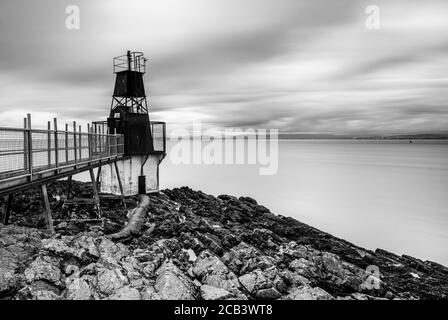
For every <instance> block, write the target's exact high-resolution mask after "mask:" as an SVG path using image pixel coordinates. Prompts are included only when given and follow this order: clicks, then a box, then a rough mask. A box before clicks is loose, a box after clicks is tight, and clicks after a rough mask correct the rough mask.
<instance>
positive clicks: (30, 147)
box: [26, 113, 33, 180]
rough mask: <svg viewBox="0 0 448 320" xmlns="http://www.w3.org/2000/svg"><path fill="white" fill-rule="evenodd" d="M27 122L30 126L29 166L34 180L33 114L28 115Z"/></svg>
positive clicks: (31, 177) (31, 178)
mask: <svg viewBox="0 0 448 320" xmlns="http://www.w3.org/2000/svg"><path fill="white" fill-rule="evenodd" d="M26 124H27V126H28V166H29V168H28V169H29V170H28V171H29V173H30V180H33V140H32V138H33V133H32V131H31V114H29V113H28V114H27V115H26Z"/></svg>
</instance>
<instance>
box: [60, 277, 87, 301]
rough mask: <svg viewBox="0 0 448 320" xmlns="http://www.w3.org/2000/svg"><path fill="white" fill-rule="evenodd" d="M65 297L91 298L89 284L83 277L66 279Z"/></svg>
mask: <svg viewBox="0 0 448 320" xmlns="http://www.w3.org/2000/svg"><path fill="white" fill-rule="evenodd" d="M66 297H67V299H69V300H90V299H92V298H93V297H92V291H91V289H90V285H89V283H88V282H87V281H86V279H83V278H75V279H73V281H68V284H67V294H66Z"/></svg>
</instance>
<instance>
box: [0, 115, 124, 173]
mask: <svg viewBox="0 0 448 320" xmlns="http://www.w3.org/2000/svg"><path fill="white" fill-rule="evenodd" d="M54 126H55V128H54V129H50V122H48V129H47V130H45V129H32V128H31V116H30V115H28V116H27V118H26V119H25V120H24V128H8V127H0V177H1V176H4V177H7V179H10V178H14V177H19V176H24V175H25V176H28V177H29V179H30V180H32V179H33V177H34V176H35V175H36V174H40V173H42V172H47V171H53V170H54V171H55V172H56V173H58V171H59V170H61V169H63V168H64V167H66V166H69V165H71V166H73V165H74V166H75V167H76V166H77V165H82V164H85V163H86V162H88V161H95V160H101V159H109V158H114V157H118V156H122V155H123V154H124V138H123V135H118V134H104V133H94V132H93V131H92V129H93V128H91V127H90V126H88V131H87V132H82V131H81V127H79V130H76V129H78V128H76V123H75V122H74V123H73V126H74V127H73V130H70V131H69V130H68V126H66V129H67V130H64V131H62V130H57V119H56V118H55V119H54ZM0 180H2V179H1V178H0Z"/></svg>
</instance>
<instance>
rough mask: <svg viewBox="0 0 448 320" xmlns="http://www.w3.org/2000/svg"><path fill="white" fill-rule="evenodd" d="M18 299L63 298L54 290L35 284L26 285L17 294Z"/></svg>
mask: <svg viewBox="0 0 448 320" xmlns="http://www.w3.org/2000/svg"><path fill="white" fill-rule="evenodd" d="M15 299H16V300H62V298H61V297H60V296H59V295H58V294H56V293H55V292H54V291H52V290H45V289H40V288H39V287H35V286H25V287H23V288H22V289H21V290H20V291H19V292H18V293H17V295H16V297H15Z"/></svg>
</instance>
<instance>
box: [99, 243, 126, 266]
mask: <svg viewBox="0 0 448 320" xmlns="http://www.w3.org/2000/svg"><path fill="white" fill-rule="evenodd" d="M98 252H99V255H100V260H101V261H102V262H103V263H106V264H111V265H117V264H118V261H120V260H121V259H122V258H124V257H126V256H128V255H129V254H130V251H129V249H128V248H127V247H126V246H125V245H124V244H122V243H114V242H113V241H111V240H109V239H107V238H105V237H102V238H101V239H100V243H99V245H98Z"/></svg>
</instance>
